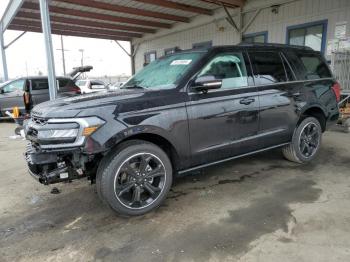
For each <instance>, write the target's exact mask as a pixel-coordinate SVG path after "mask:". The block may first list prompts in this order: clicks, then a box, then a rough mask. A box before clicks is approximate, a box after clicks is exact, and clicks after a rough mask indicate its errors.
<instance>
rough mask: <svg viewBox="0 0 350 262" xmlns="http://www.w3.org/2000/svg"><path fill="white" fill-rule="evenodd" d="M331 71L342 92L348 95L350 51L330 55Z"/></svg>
mask: <svg viewBox="0 0 350 262" xmlns="http://www.w3.org/2000/svg"><path fill="white" fill-rule="evenodd" d="M331 61H332V63H331V67H332V71H333V74H334V76H335V77H336V79H337V80H338V81H339V83H340V85H341V87H342V90H343V92H345V93H350V51H343V52H340V51H337V52H333V53H332V60H331Z"/></svg>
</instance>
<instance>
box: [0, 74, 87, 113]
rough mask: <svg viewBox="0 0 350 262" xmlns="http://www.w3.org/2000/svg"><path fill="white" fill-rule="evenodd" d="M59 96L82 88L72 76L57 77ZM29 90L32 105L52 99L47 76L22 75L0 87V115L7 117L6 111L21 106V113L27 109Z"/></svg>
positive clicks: (69, 94) (72, 94) (75, 93)
mask: <svg viewBox="0 0 350 262" xmlns="http://www.w3.org/2000/svg"><path fill="white" fill-rule="evenodd" d="M57 86H58V92H57V95H58V97H67V96H74V95H78V94H80V93H81V92H80V88H79V87H78V86H76V85H75V84H74V81H73V80H72V79H71V78H70V77H57ZM25 91H29V94H30V99H31V103H32V105H31V106H35V105H37V104H40V103H42V102H45V101H48V100H50V96H49V83H48V78H47V77H46V76H33V77H22V78H18V79H15V80H12V81H9V82H7V83H5V84H4V85H2V86H1V87H0V117H6V114H5V112H6V111H12V109H13V108H14V107H19V110H20V113H21V114H23V113H25V111H26V108H25V104H24V92H25Z"/></svg>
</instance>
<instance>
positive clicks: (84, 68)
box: [67, 66, 93, 80]
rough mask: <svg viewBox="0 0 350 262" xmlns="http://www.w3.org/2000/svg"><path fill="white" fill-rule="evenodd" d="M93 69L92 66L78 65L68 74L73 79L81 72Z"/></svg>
mask: <svg viewBox="0 0 350 262" xmlns="http://www.w3.org/2000/svg"><path fill="white" fill-rule="evenodd" d="M92 69H93V67H92V66H78V67H74V68H73V70H72V71H71V72H69V73H68V74H67V76H69V77H71V78H72V79H73V80H75V79H77V78H78V77H79V76H80V74H82V73H85V72H90V71H91V70H92Z"/></svg>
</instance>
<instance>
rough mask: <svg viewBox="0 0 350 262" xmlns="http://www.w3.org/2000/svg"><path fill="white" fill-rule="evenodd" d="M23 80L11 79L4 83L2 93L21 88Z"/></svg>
mask: <svg viewBox="0 0 350 262" xmlns="http://www.w3.org/2000/svg"><path fill="white" fill-rule="evenodd" d="M23 86H24V80H17V81H12V82H10V83H8V84H7V85H5V86H4V87H3V88H2V90H3V92H4V93H11V92H14V91H17V90H23Z"/></svg>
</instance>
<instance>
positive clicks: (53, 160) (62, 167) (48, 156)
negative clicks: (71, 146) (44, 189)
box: [24, 144, 78, 185]
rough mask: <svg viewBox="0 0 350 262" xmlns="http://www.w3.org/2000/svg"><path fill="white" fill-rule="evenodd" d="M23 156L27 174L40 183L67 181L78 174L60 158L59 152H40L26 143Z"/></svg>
mask: <svg viewBox="0 0 350 262" xmlns="http://www.w3.org/2000/svg"><path fill="white" fill-rule="evenodd" d="M24 156H25V159H26V161H27V165H28V172H29V174H30V175H31V176H32V177H33V178H34V179H35V180H37V181H38V182H40V183H42V184H45V185H49V184H54V183H60V182H64V181H69V180H72V179H74V178H76V177H77V175H78V173H77V171H76V170H74V169H73V168H71V167H69V166H67V165H66V163H65V162H64V161H61V160H60V158H61V157H60V156H59V153H54V152H52V153H42V152H40V151H37V150H36V149H35V148H34V147H33V146H32V145H31V144H28V146H27V150H26V152H25V154H24Z"/></svg>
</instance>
